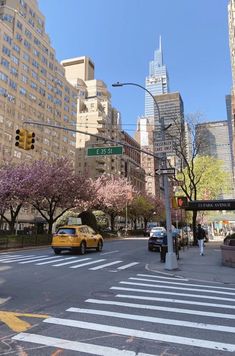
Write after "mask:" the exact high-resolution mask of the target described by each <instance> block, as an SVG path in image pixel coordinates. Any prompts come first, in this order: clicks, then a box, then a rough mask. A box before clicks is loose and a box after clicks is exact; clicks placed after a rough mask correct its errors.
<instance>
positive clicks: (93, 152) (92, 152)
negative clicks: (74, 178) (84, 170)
mask: <svg viewBox="0 0 235 356" xmlns="http://www.w3.org/2000/svg"><path fill="white" fill-rule="evenodd" d="M122 154H123V146H106V147H89V148H87V156H88V157H91V156H110V155H122Z"/></svg>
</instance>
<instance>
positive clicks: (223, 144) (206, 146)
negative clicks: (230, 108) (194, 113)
mask: <svg viewBox="0 0 235 356" xmlns="http://www.w3.org/2000/svg"><path fill="white" fill-rule="evenodd" d="M196 139H199V140H200V147H199V152H198V153H199V154H200V155H203V156H212V157H215V158H216V159H218V160H221V161H223V170H224V171H225V172H227V173H229V180H230V184H229V186H230V187H231V189H230V191H229V193H223V194H222V197H221V198H223V199H234V184H233V164H232V154H231V141H230V137H229V127H228V121H215V122H207V123H203V124H197V126H196Z"/></svg>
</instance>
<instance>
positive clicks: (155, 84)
mask: <svg viewBox="0 0 235 356" xmlns="http://www.w3.org/2000/svg"><path fill="white" fill-rule="evenodd" d="M145 88H146V89H148V90H149V91H150V93H151V94H153V95H161V94H167V93H169V80H168V73H167V68H166V65H165V64H163V52H162V41H161V36H160V38H159V49H157V50H155V51H154V60H153V61H150V62H149V75H148V76H147V77H146V79H145ZM156 115H157V113H156ZM144 116H145V117H146V116H152V117H153V116H154V102H153V99H152V97H151V96H150V95H149V94H148V93H147V92H146V93H145V112H144Z"/></svg>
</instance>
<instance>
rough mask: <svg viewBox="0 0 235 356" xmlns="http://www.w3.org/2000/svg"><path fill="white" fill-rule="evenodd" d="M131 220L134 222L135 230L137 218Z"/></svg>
mask: <svg viewBox="0 0 235 356" xmlns="http://www.w3.org/2000/svg"><path fill="white" fill-rule="evenodd" d="M133 222H134V229H135V230H137V219H136V218H135V219H133Z"/></svg>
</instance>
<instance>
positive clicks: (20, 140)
mask: <svg viewBox="0 0 235 356" xmlns="http://www.w3.org/2000/svg"><path fill="white" fill-rule="evenodd" d="M26 136H27V130H25V129H17V130H16V142H15V146H16V147H18V148H21V149H23V150H24V149H25V141H26Z"/></svg>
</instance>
